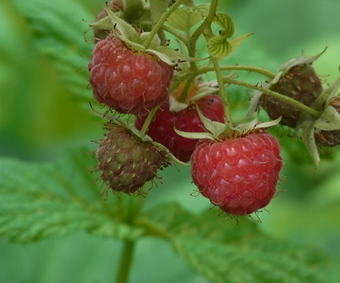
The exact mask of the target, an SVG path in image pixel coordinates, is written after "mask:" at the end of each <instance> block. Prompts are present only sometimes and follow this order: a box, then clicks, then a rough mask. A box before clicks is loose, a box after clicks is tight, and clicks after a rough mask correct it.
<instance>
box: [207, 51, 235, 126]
mask: <svg viewBox="0 0 340 283" xmlns="http://www.w3.org/2000/svg"><path fill="white" fill-rule="evenodd" d="M211 61H212V63H213V64H214V69H215V73H216V78H217V82H218V88H219V91H218V93H219V97H220V98H221V99H222V102H223V107H224V115H225V118H226V121H225V122H226V124H227V125H228V127H229V128H231V127H232V125H233V122H232V120H231V115H230V109H229V102H228V98H227V94H226V92H225V87H224V78H223V76H222V73H221V70H220V66H219V65H218V61H217V59H216V58H214V57H212V58H211Z"/></svg>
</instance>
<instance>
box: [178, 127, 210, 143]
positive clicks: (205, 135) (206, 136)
mask: <svg viewBox="0 0 340 283" xmlns="http://www.w3.org/2000/svg"><path fill="white" fill-rule="evenodd" d="M174 131H175V132H176V133H177V134H179V135H180V136H182V137H184V138H188V139H199V140H201V139H207V140H213V141H214V140H215V138H214V137H213V136H212V135H211V134H209V133H204V132H203V133H189V132H183V131H180V130H177V129H176V127H175V126H174Z"/></svg>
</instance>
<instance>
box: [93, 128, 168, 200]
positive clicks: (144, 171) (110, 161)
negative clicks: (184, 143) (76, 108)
mask: <svg viewBox="0 0 340 283" xmlns="http://www.w3.org/2000/svg"><path fill="white" fill-rule="evenodd" d="M104 129H106V130H107V133H106V134H105V137H104V138H103V139H102V140H101V141H100V142H99V144H98V148H97V150H96V152H95V154H96V158H97V160H98V171H100V178H101V179H102V180H103V181H104V183H105V184H106V186H107V187H106V189H105V190H104V192H103V193H105V194H107V191H108V190H109V188H111V189H112V190H113V191H114V192H124V193H126V194H133V193H135V192H137V191H138V190H139V189H140V188H141V187H142V186H143V185H144V184H145V183H146V182H147V181H150V180H152V179H153V178H155V177H156V174H157V170H158V169H159V168H161V167H165V166H167V165H168V163H167V161H166V156H165V154H164V153H163V152H161V151H160V150H159V149H158V148H156V146H154V145H153V144H152V143H150V142H143V141H141V140H140V139H139V138H138V137H136V136H134V135H133V134H132V133H131V132H130V131H128V130H127V129H125V128H123V127H121V126H118V125H116V124H113V123H107V124H106V127H105V128H104Z"/></svg>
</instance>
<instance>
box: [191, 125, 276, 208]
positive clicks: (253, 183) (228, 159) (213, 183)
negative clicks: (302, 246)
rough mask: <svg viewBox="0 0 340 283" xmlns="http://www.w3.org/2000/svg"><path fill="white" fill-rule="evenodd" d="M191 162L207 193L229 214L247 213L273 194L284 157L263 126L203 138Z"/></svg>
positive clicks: (198, 182) (202, 190)
mask: <svg viewBox="0 0 340 283" xmlns="http://www.w3.org/2000/svg"><path fill="white" fill-rule="evenodd" d="M191 163H192V180H193V182H194V184H195V185H196V186H197V187H198V190H199V191H200V193H201V194H202V195H203V196H204V197H206V198H208V199H210V201H211V203H212V204H213V205H216V206H219V207H220V208H221V210H222V211H224V212H226V213H228V214H233V215H246V214H250V213H253V212H256V211H257V210H258V209H260V208H263V207H265V206H266V205H267V204H268V203H269V202H270V200H271V199H272V198H273V196H274V194H275V186H276V183H277V181H278V178H279V171H280V169H281V165H282V160H281V157H280V146H279V143H278V141H277V140H276V139H275V138H274V137H273V136H271V135H270V134H268V133H267V132H266V131H263V130H260V131H257V132H253V133H248V134H247V135H245V136H241V137H236V138H232V139H227V140H223V141H220V142H214V141H211V140H201V141H199V143H198V145H197V147H196V149H195V151H194V153H193V154H192V156H191Z"/></svg>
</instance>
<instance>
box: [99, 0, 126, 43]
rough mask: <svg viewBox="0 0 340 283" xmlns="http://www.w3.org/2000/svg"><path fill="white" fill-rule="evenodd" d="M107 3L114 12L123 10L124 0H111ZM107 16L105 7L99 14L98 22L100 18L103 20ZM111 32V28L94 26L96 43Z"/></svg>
mask: <svg viewBox="0 0 340 283" xmlns="http://www.w3.org/2000/svg"><path fill="white" fill-rule="evenodd" d="M107 5H108V7H109V9H110V10H111V11H112V12H119V11H123V1H122V0H111V1H110V2H108V3H107ZM107 16H108V14H107V11H106V8H103V9H102V10H101V11H100V13H99V14H98V15H97V17H96V22H98V21H99V20H101V19H103V18H105V17H107ZM109 33H110V31H109V30H104V29H100V28H93V36H94V40H95V42H96V43H97V42H98V41H99V40H101V39H105V38H106V37H107V35H108V34H109Z"/></svg>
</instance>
